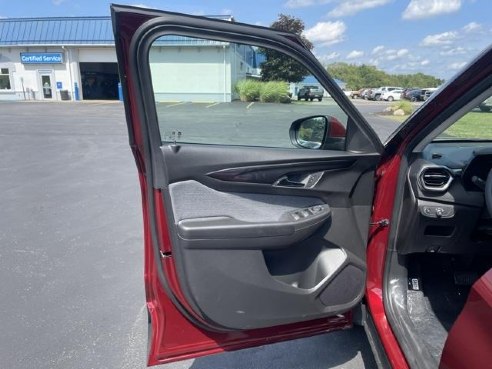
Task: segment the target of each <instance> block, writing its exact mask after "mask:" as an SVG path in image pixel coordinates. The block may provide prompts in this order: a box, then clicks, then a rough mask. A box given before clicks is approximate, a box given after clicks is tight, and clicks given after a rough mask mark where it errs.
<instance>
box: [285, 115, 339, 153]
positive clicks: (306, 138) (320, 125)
mask: <svg viewBox="0 0 492 369" xmlns="http://www.w3.org/2000/svg"><path fill="white" fill-rule="evenodd" d="M289 134H290V140H291V142H292V144H293V145H294V146H296V147H299V148H304V149H318V150H345V136H346V134H347V131H346V129H345V127H344V126H343V124H342V123H340V121H339V120H338V119H337V118H335V117H332V116H330V115H315V116H312V117H306V118H301V119H298V120H296V121H294V122H293V123H292V125H291V126H290V132H289Z"/></svg>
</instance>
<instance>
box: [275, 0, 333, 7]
mask: <svg viewBox="0 0 492 369" xmlns="http://www.w3.org/2000/svg"><path fill="white" fill-rule="evenodd" d="M330 1H331V0H288V1H287V2H286V3H285V4H284V6H285V7H287V8H305V7H307V6H313V5H321V4H326V3H329V2H330Z"/></svg>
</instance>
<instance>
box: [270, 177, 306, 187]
mask: <svg viewBox="0 0 492 369" xmlns="http://www.w3.org/2000/svg"><path fill="white" fill-rule="evenodd" d="M273 185H274V186H280V187H306V184H305V183H304V182H297V181H292V180H290V179H289V177H287V176H283V177H280V178H279V179H277V180H276V181H275V183H274V184H273Z"/></svg>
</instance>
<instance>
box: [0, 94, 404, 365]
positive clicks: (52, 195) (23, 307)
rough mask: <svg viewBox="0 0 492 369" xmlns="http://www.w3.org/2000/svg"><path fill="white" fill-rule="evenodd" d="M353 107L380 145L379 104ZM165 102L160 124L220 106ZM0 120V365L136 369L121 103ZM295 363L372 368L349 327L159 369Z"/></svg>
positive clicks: (136, 260) (136, 213) (20, 107)
mask: <svg viewBox="0 0 492 369" xmlns="http://www.w3.org/2000/svg"><path fill="white" fill-rule="evenodd" d="M360 104H361V109H362V110H363V111H366V112H367V113H368V117H369V118H370V119H369V121H370V122H371V124H372V125H373V127H374V128H375V129H376V131H377V132H378V134H379V135H380V136H381V137H383V138H386V137H387V136H388V135H389V134H390V133H391V131H393V130H394V129H395V128H396V126H397V123H395V122H394V121H390V120H387V119H384V118H381V117H377V116H374V115H373V113H374V112H376V111H381V110H382V109H383V108H384V103H376V105H374V104H369V103H366V102H363V103H360ZM362 104H364V105H362ZM170 105H172V104H167V105H166V104H165V105H163V107H162V108H163V109H166V111H168V112H169V113H170V114H169V116H170V117H171V116H172V115H171V114H173V113H172V112H174V113H176V114H175V115H174V116H175V117H182V116H183V113H184V112H186V111H188V112H189V113H190V114H195V115H196V116H200V115H201V114H203V111H205V110H206V111H207V114H208V113H209V111H211V109H213V108H217V109H220V108H222V107H220V105H219V104H218V105H216V106H212V107H209V108H206V107H205V106H202V105H200V106H198V105H197V106H193V107H192V106H191V105H189V106H186V104H181V105H175V106H170ZM209 105H210V104H209ZM256 108H258V109H263V110H261V111H259V113H258V114H260V113H261V115H262V116H264V115H265V114H266V113H267V112H268V107H266V108H265V107H260V105H259V104H258V106H252V107H250V108H249V109H248V110H249V112H250V113H252V114H254V113H253V112H254V111H255V110H253V109H256ZM244 109H245V107H244ZM265 109H266V110H265ZM302 109H307V110H308V111H309V112H313V111H315V110H316V109H320V110H322V111H326V110H323V109H325V108H323V103H319V104H317V103H313V104H312V105H306V106H305V107H302ZM192 112H193V113H192ZM0 114H1V117H2V119H1V120H0V147H1V152H2V155H0V178H1V181H0V198H1V204H2V215H1V216H0V244H1V245H2V248H1V249H0V278H1V280H2V283H1V284H0V296H1V303H0V330H1V332H2V333H3V334H2V336H1V338H0V358H1V365H0V366H1V367H3V368H15V369H17V368H36V369H43V368H50V369H54V368H60V369H61V368H63V369H65V368H84V369H86V368H98V369H103V368H124V369H129V368H137V369H138V368H144V367H145V356H146V353H145V351H146V339H147V333H146V313H145V307H144V300H145V296H144V291H143V248H142V244H143V241H142V227H141V224H142V221H141V209H140V193H139V187H138V179H137V172H136V169H135V164H134V162H133V157H132V155H131V152H130V149H129V147H128V138H127V132H126V125H125V118H124V112H123V108H122V105H121V104H120V103H107V102H94V103H36V102H25V103H24V102H20V103H7V102H4V103H0ZM177 119H178V118H176V120H175V122H177ZM289 123H290V122H289ZM299 367H302V368H354V369H355V368H375V363H374V359H373V358H372V354H371V351H370V348H369V345H368V343H367V340H366V338H365V335H364V332H363V330H362V329H360V328H356V329H354V330H350V331H342V332H335V333H330V334H327V335H322V336H318V337H313V338H309V339H302V340H297V341H291V342H285V343H280V344H275V345H270V346H264V347H259V348H255V349H248V350H244V351H240V352H230V353H226V354H221V355H216V356H212V357H208V358H201V359H196V360H190V361H186V362H183V363H176V364H168V365H164V366H162V368H164V369H171V368H172V369H175V368H194V369H205V368H210V369H218V368H279V369H280V368H282V369H288V368H299Z"/></svg>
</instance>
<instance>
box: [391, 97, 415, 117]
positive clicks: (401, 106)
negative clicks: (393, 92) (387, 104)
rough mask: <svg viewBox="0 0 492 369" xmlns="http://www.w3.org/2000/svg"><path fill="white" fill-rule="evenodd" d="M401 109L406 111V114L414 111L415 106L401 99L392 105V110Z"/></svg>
mask: <svg viewBox="0 0 492 369" xmlns="http://www.w3.org/2000/svg"><path fill="white" fill-rule="evenodd" d="M398 109H401V110H403V111H404V112H405V114H406V115H410V114H412V113H413V106H412V104H411V103H410V102H409V101H406V100H400V101H397V102H395V103H394V104H393V105H391V110H393V111H395V110H398Z"/></svg>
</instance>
